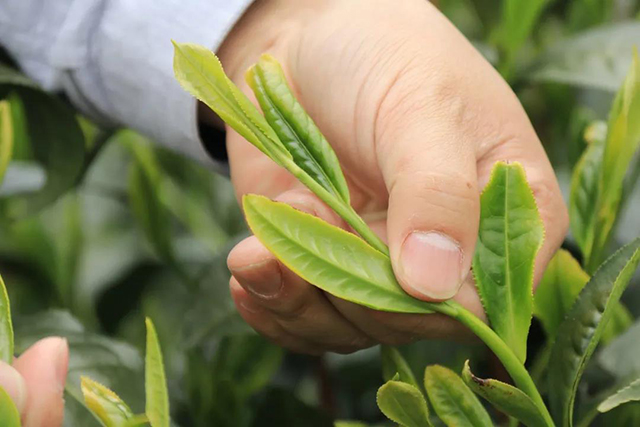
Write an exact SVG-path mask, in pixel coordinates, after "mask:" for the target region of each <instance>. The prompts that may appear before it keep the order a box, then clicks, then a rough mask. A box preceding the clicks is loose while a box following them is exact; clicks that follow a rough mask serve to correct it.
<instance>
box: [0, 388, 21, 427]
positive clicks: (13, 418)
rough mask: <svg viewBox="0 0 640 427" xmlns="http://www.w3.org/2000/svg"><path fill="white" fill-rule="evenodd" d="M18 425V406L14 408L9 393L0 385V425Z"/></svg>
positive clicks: (15, 426)
mask: <svg viewBox="0 0 640 427" xmlns="http://www.w3.org/2000/svg"><path fill="white" fill-rule="evenodd" d="M20 425H21V424H20V414H19V413H18V408H16V405H15V404H14V403H13V400H11V397H10V396H9V394H8V393H7V392H6V391H5V390H4V389H3V388H2V387H0V426H2V427H20Z"/></svg>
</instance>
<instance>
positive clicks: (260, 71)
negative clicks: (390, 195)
mask: <svg viewBox="0 0 640 427" xmlns="http://www.w3.org/2000/svg"><path fill="white" fill-rule="evenodd" d="M246 80H247V83H249V86H250V87H251V89H253V92H254V94H255V95H256V98H257V99H258V102H259V103H260V108H262V111H263V112H264V114H265V117H266V119H267V122H269V124H270V125H271V127H272V128H273V130H274V131H275V132H276V134H277V135H278V137H279V138H280V141H282V143H283V144H284V146H285V147H286V148H287V150H288V151H289V153H291V156H292V157H293V160H294V162H295V163H296V164H297V165H298V166H300V168H302V169H303V170H304V171H305V172H306V173H308V174H309V176H311V177H312V178H313V179H314V180H315V181H316V182H318V184H320V185H322V186H323V187H324V188H325V189H326V190H327V191H328V192H330V193H332V194H334V195H335V196H337V197H339V198H341V199H342V200H343V201H344V202H345V203H347V204H348V203H349V188H348V187H347V182H346V180H345V178H344V175H343V174H342V169H341V168H340V163H339V162H338V157H337V156H336V153H335V152H334V151H333V149H332V148H331V145H329V143H328V142H327V140H326V139H325V137H324V136H323V135H322V133H321V132H320V129H318V127H317V126H316V125H315V123H314V122H313V120H312V119H311V117H309V115H308V114H307V113H306V112H305V111H304V109H303V108H302V105H300V103H299V102H298V101H297V100H296V98H295V96H294V94H293V92H292V91H291V88H290V87H289V85H288V84H287V79H286V77H285V75H284V72H283V71H282V68H281V67H280V64H278V62H277V61H276V59H275V58H273V57H272V56H270V55H266V54H265V55H262V57H261V58H260V60H259V61H258V63H257V64H256V65H254V66H253V67H251V68H250V69H249V71H247V74H246Z"/></svg>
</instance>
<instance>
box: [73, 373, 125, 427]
mask: <svg viewBox="0 0 640 427" xmlns="http://www.w3.org/2000/svg"><path fill="white" fill-rule="evenodd" d="M80 387H81V389H82V395H83V396H84V402H85V404H86V405H87V408H88V409H89V410H91V412H93V414H94V415H95V416H96V417H97V418H98V419H99V420H100V422H101V423H102V425H103V426H105V427H126V426H130V425H131V423H130V422H131V420H132V419H134V417H135V415H134V414H133V412H131V409H130V408H129V406H127V404H126V403H124V402H123V401H122V399H120V397H118V395H117V394H115V393H114V392H113V391H111V390H109V389H108V388H107V387H105V386H103V385H102V384H100V383H98V382H95V381H93V380H92V379H90V378H87V377H81V378H80Z"/></svg>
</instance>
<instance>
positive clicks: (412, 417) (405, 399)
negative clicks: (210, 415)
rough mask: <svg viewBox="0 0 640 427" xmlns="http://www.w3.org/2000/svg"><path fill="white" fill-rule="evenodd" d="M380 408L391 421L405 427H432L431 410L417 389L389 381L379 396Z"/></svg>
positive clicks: (409, 385)
mask: <svg viewBox="0 0 640 427" xmlns="http://www.w3.org/2000/svg"><path fill="white" fill-rule="evenodd" d="M377 401H378V407H379V408H380V410H381V411H382V413H383V414H385V415H386V416H387V418H389V419H390V420H391V421H393V422H396V423H398V424H400V425H401V426H404V427H430V426H431V422H429V408H428V407H427V402H426V401H425V400H424V396H423V395H422V393H421V392H420V390H418V389H417V388H416V387H414V386H412V385H411V384H407V383H404V382H401V381H388V382H387V383H385V384H384V385H383V386H382V387H380V389H378V394H377Z"/></svg>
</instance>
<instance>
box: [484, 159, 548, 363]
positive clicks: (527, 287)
mask: <svg viewBox="0 0 640 427" xmlns="http://www.w3.org/2000/svg"><path fill="white" fill-rule="evenodd" d="M480 204H481V207H480V229H479V233H478V244H477V246H476V252H475V256H474V259H473V273H474V276H475V279H476V285H477V288H478V291H479V293H480V297H481V299H482V303H483V305H484V308H485V311H486V312H487V317H488V318H489V322H490V323H491V327H492V329H493V330H494V331H495V332H496V333H497V334H498V335H499V336H500V338H502V340H503V341H504V342H505V343H506V344H507V345H508V346H509V347H511V349H512V350H513V352H514V353H515V354H516V356H517V357H518V358H519V359H520V361H522V362H524V360H525V358H526V354H527V336H528V334H529V326H530V325H531V315H532V310H533V307H532V306H533V294H532V287H533V268H534V262H535V258H536V255H537V253H538V250H539V249H540V247H541V246H542V240H543V237H544V227H543V225H542V220H541V219H540V215H539V214H538V208H537V207H536V201H535V199H534V197H533V193H532V192H531V189H530V188H529V185H528V184H527V178H526V176H525V173H524V169H523V168H522V166H521V165H520V164H519V163H512V164H507V163H503V162H498V163H496V165H495V166H494V168H493V172H492V173H491V180H490V181H489V183H488V184H487V186H486V187H485V189H484V191H483V192H482V195H481V196H480Z"/></svg>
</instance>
